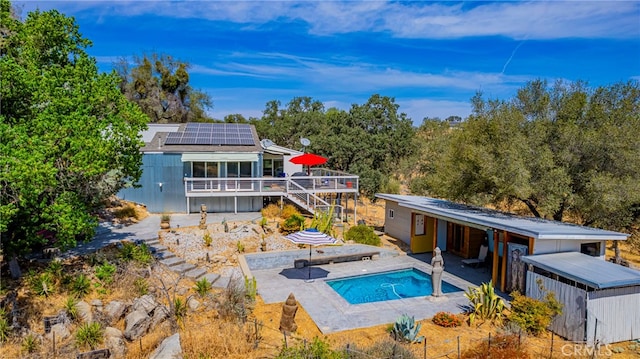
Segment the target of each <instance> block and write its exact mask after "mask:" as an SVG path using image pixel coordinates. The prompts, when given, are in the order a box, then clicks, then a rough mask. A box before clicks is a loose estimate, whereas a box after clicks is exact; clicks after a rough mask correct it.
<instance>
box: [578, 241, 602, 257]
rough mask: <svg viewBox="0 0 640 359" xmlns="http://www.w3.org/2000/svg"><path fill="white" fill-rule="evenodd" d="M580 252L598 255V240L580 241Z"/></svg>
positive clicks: (593, 255)
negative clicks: (590, 241)
mask: <svg viewBox="0 0 640 359" xmlns="http://www.w3.org/2000/svg"><path fill="white" fill-rule="evenodd" d="M580 253H584V254H587V255H590V256H592V257H599V256H600V242H592V243H582V244H581V245H580Z"/></svg>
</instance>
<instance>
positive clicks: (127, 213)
mask: <svg viewBox="0 0 640 359" xmlns="http://www.w3.org/2000/svg"><path fill="white" fill-rule="evenodd" d="M113 215H114V216H115V217H116V218H118V219H126V218H131V217H133V218H135V219H138V212H137V211H136V207H135V206H134V205H133V204H131V203H127V204H125V205H124V206H123V207H120V208H116V209H114V210H113Z"/></svg>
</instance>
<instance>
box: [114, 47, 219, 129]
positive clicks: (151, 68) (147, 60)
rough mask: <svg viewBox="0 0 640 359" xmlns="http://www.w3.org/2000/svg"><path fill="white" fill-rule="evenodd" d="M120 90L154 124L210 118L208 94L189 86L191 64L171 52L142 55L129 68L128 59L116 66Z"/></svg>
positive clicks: (207, 119) (210, 102) (198, 120)
mask: <svg viewBox="0 0 640 359" xmlns="http://www.w3.org/2000/svg"><path fill="white" fill-rule="evenodd" d="M115 67H116V71H117V72H118V75H119V76H120V89H121V91H122V93H124V94H125V96H126V97H127V98H128V99H129V100H131V101H133V102H135V103H137V104H138V105H139V106H140V108H141V109H142V111H143V112H144V113H145V114H147V116H149V119H150V121H151V122H155V123H181V122H201V121H210V120H211V118H210V117H209V116H208V115H207V110H208V109H210V108H211V107H212V101H211V98H210V97H209V95H207V94H206V93H204V92H201V91H198V90H195V89H193V88H192V87H191V86H190V85H189V73H188V72H187V70H188V69H189V64H188V63H186V62H183V61H178V60H176V59H174V58H173V57H171V56H169V55H158V54H152V55H146V54H145V55H143V56H142V57H135V58H134V67H133V68H131V69H130V68H129V63H128V61H127V60H126V59H121V60H120V61H119V62H118V63H117V64H116V65H115Z"/></svg>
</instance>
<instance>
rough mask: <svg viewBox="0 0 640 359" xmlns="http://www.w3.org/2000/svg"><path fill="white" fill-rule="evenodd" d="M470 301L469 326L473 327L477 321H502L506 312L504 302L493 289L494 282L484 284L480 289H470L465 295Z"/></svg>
mask: <svg viewBox="0 0 640 359" xmlns="http://www.w3.org/2000/svg"><path fill="white" fill-rule="evenodd" d="M464 296H465V297H467V299H469V302H470V308H469V313H470V314H469V325H473V322H474V321H475V320H476V319H480V320H482V321H485V320H489V321H496V322H500V321H502V312H503V311H504V301H503V300H502V298H500V297H499V296H498V295H497V294H495V291H494V289H493V282H492V281H489V283H482V285H480V287H476V288H471V287H470V288H469V290H468V291H466V292H465V293H464Z"/></svg>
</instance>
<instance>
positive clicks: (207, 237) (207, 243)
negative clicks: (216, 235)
mask: <svg viewBox="0 0 640 359" xmlns="http://www.w3.org/2000/svg"><path fill="white" fill-rule="evenodd" d="M202 240H203V241H204V245H205V246H207V247H211V242H213V238H211V234H209V232H206V233H205V234H204V237H202Z"/></svg>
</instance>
